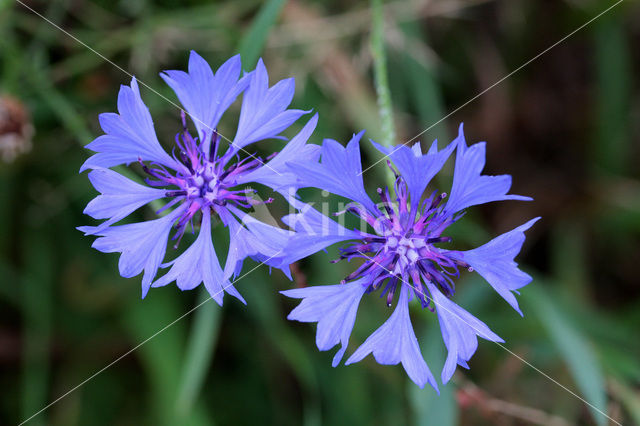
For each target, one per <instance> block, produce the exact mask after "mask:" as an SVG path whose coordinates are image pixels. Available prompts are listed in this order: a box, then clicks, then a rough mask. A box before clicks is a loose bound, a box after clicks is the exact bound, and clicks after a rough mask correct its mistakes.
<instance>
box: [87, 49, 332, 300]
mask: <svg viewBox="0 0 640 426" xmlns="http://www.w3.org/2000/svg"><path fill="white" fill-rule="evenodd" d="M240 74H241V62H240V56H239V55H237V56H234V57H232V58H231V59H229V60H228V61H226V62H225V63H224V64H223V65H222V66H220V68H219V69H218V70H217V71H216V72H215V74H214V72H213V71H212V70H211V68H210V67H209V65H208V64H207V62H206V61H205V60H204V59H203V58H202V57H200V56H199V55H198V54H196V53H195V52H193V51H192V52H191V55H190V58H189V71H188V72H183V71H165V72H164V73H162V74H161V77H162V78H163V79H164V80H165V82H166V83H167V84H168V85H169V86H170V87H171V88H172V89H173V90H174V92H175V93H176V95H177V96H178V99H179V100H180V102H181V103H182V105H183V106H184V109H185V110H186V113H187V114H186V115H188V116H189V117H190V118H191V120H192V122H193V125H194V126H195V129H196V134H195V135H192V134H191V133H190V132H189V130H188V125H187V120H186V115H185V113H184V111H183V112H182V129H180V131H179V132H178V133H177V135H176V136H175V146H174V147H173V149H172V151H171V154H168V153H167V152H166V151H165V150H164V149H163V148H162V147H161V145H160V143H159V141H158V138H157V136H156V133H155V130H154V126H153V121H152V119H151V115H150V113H149V110H148V109H147V107H146V106H145V104H144V103H143V101H142V98H141V96H140V91H139V89H138V83H137V81H136V79H135V78H133V79H132V81H131V85H130V86H124V85H123V86H122V87H121V89H120V93H119V94H118V114H115V113H105V114H101V115H100V125H101V127H102V129H103V131H104V132H105V134H104V135H102V136H100V137H98V138H97V139H96V140H94V141H93V142H91V143H90V144H89V145H87V148H88V149H90V150H92V151H95V152H96V154H94V155H93V156H92V157H90V158H89V159H88V160H87V161H86V162H85V163H84V165H83V166H82V168H81V172H82V171H84V170H86V169H91V172H90V173H89V179H90V181H91V183H92V184H93V186H94V187H95V188H96V189H97V190H98V191H99V192H100V195H98V196H97V197H96V198H95V199H93V200H92V201H91V202H90V203H89V204H88V205H87V207H86V209H85V213H86V214H88V215H89V216H91V217H93V218H94V219H106V220H105V221H104V222H103V223H101V224H100V225H98V226H83V227H80V228H79V229H80V230H81V231H84V232H85V234H86V235H96V236H98V238H97V239H96V240H95V242H94V243H93V247H94V248H96V249H98V250H100V251H102V252H109V253H110V252H119V253H121V255H120V261H119V269H120V274H121V275H122V276H123V277H133V276H136V275H138V274H140V273H141V272H144V275H143V278H142V297H145V295H146V294H147V292H148V290H149V288H150V287H159V286H163V285H167V284H169V283H171V282H173V281H175V282H176V284H177V286H178V287H179V288H180V289H182V290H190V289H193V288H195V287H197V286H198V285H199V284H200V283H204V285H205V287H206V289H207V290H208V291H209V293H210V294H211V297H212V298H213V299H215V300H216V302H218V303H219V304H222V297H223V292H224V291H226V292H228V293H229V294H231V295H233V296H235V297H237V298H238V299H240V300H241V301H243V302H244V299H243V298H242V296H241V295H240V294H239V293H238V292H237V290H236V289H235V288H234V287H233V285H231V283H230V282H229V280H230V278H231V277H236V276H237V275H238V273H239V272H240V270H241V268H242V262H243V260H244V259H245V258H246V257H251V258H254V259H256V260H258V261H262V262H264V263H266V264H268V265H271V266H275V267H278V268H280V269H282V270H283V272H285V274H287V275H289V271H288V265H284V264H283V263H282V262H281V259H282V258H283V256H284V254H283V248H284V245H285V243H286V241H287V238H288V235H289V232H288V231H285V230H282V229H279V228H276V227H274V226H271V225H268V224H266V223H263V222H260V221H259V220H257V219H256V218H254V217H252V216H250V215H248V213H247V210H249V209H251V208H252V207H253V206H254V205H256V204H257V203H260V201H256V200H254V199H253V194H254V193H255V190H254V189H247V186H248V185H252V184H254V183H258V184H262V185H266V186H268V187H270V188H272V189H273V190H276V191H281V192H282V193H285V188H287V187H289V186H290V185H292V184H294V183H295V181H296V178H295V176H294V175H293V174H292V173H291V172H290V171H288V169H287V168H286V167H285V164H286V162H287V161H289V160H292V159H294V158H295V159H302V160H306V161H316V160H317V156H318V154H319V151H318V148H319V147H317V146H314V145H306V141H307V139H308V138H309V136H310V135H311V133H312V132H313V130H314V128H315V126H316V123H317V116H314V117H312V118H311V119H310V120H309V122H308V123H307V124H306V125H305V126H304V128H303V129H302V130H301V131H300V132H299V133H298V134H297V135H296V136H295V137H294V138H293V139H292V140H291V141H289V142H288V144H287V145H286V146H285V147H284V148H283V149H282V151H280V153H273V154H272V155H270V156H269V157H268V158H267V159H266V160H263V159H262V158H260V157H258V156H256V155H254V154H250V153H248V152H247V151H246V150H245V147H247V146H248V145H250V144H252V143H254V142H258V141H261V140H265V139H271V138H282V137H281V136H279V135H280V133H281V132H282V131H283V130H285V129H286V128H288V127H289V126H290V125H291V124H293V123H294V122H295V121H296V120H297V119H298V118H300V117H301V116H302V115H303V114H305V113H306V112H305V111H302V110H297V109H287V108H288V106H289V104H290V103H291V100H292V98H293V92H294V81H293V79H292V78H290V79H285V80H282V81H279V82H278V83H276V84H275V85H274V86H272V87H269V82H268V75H267V70H266V68H265V66H264V64H263V62H262V60H259V61H258V64H257V67H256V69H255V70H254V71H252V72H250V73H247V74H245V75H244V76H242V77H241V76H240ZM241 94H242V95H243V96H242V106H241V109H240V117H239V121H238V127H237V131H236V133H235V136H234V138H233V140H232V141H229V143H227V142H226V141H223V140H222V139H223V136H222V135H221V134H220V133H218V131H217V130H216V129H217V126H218V123H219V121H220V119H221V117H222V115H223V113H224V112H225V111H226V110H227V108H229V107H230V106H231V104H232V103H233V102H234V101H235V100H236V99H237V98H238V96H240V95H241ZM247 154H248V155H247ZM241 157H244V158H241ZM130 163H140V164H141V166H142V169H143V170H144V172H145V173H146V175H147V178H146V179H145V183H146V184H147V185H142V184H139V183H136V182H134V181H132V180H131V179H128V178H126V177H124V176H122V175H121V174H119V173H117V172H116V171H113V170H111V169H110V167H113V166H118V165H121V164H127V165H128V164H130ZM158 199H165V200H166V204H165V205H164V206H163V207H162V208H160V209H159V210H158V211H157V213H158V214H160V213H163V214H164V215H162V216H160V217H159V218H157V219H153V220H149V221H146V222H139V223H129V224H124V225H114V224H116V223H117V222H119V221H120V220H121V219H123V218H125V217H126V216H128V215H129V214H131V213H132V212H133V211H135V210H137V209H138V208H140V207H142V206H144V205H145V204H148V203H150V202H152V201H154V200H158ZM271 201H272V199H268V200H265V201H264V203H268V202H271ZM215 218H217V219H218V220H219V221H220V222H222V224H223V225H224V226H225V227H227V228H228V229H229V234H230V244H229V250H228V254H227V256H226V262H225V264H224V265H221V264H220V261H219V260H218V256H217V254H216V250H215V249H214V246H213V242H212V237H211V228H212V222H213V220H214V219H215ZM194 222H195V223H194ZM198 223H199V224H200V228H199V233H198V236H197V238H196V239H195V241H194V242H193V244H191V245H190V246H189V247H188V248H187V249H186V250H185V251H184V252H183V253H182V254H180V255H179V256H178V257H177V258H175V259H174V260H172V261H170V262H168V263H166V264H163V263H162V262H163V260H164V258H165V252H166V247H167V240H168V237H169V234H170V233H171V230H172V228H174V229H175V233H174V235H173V240H174V241H175V244H174V247H175V248H177V247H178V244H179V242H180V239H181V238H182V236H183V235H184V233H185V232H186V230H187V228H188V227H189V226H190V227H191V229H192V231H193V232H194V233H195V228H196V225H197V224H198ZM160 267H170V269H169V270H168V272H166V273H165V274H164V275H163V276H161V277H160V278H158V279H155V277H156V274H157V272H158V269H159V268H160Z"/></svg>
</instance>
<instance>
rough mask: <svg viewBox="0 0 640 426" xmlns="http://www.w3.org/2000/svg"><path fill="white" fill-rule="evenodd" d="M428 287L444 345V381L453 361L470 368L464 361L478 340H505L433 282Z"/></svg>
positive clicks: (452, 367) (444, 381)
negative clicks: (445, 354)
mask: <svg viewBox="0 0 640 426" xmlns="http://www.w3.org/2000/svg"><path fill="white" fill-rule="evenodd" d="M427 287H428V288H429V292H430V293H431V297H432V298H433V301H434V303H435V305H436V310H437V312H438V321H439V322H440V331H441V332H442V338H443V339H444V344H445V346H446V347H447V351H448V354H447V360H446V362H445V364H444V367H443V369H442V383H443V384H444V383H447V382H448V381H449V380H450V379H451V376H453V373H454V372H455V370H456V364H458V365H461V366H463V367H464V368H469V367H468V365H467V361H469V360H470V359H471V357H472V356H473V354H474V353H475V351H476V349H477V348H478V339H477V337H476V336H480V337H482V338H483V339H486V340H490V341H492V342H504V340H502V339H501V338H500V336H498V335H497V334H495V333H494V332H493V331H491V330H490V329H489V327H487V325H486V324H485V323H483V322H482V321H480V320H479V319H478V318H476V317H474V316H473V315H471V314H470V313H469V312H467V311H465V310H464V309H462V308H461V307H460V306H458V305H456V304H455V303H453V302H452V301H451V300H449V299H448V298H447V297H446V296H445V295H443V294H442V293H441V292H440V291H439V290H438V289H437V288H436V286H435V285H433V284H432V283H430V282H427Z"/></svg>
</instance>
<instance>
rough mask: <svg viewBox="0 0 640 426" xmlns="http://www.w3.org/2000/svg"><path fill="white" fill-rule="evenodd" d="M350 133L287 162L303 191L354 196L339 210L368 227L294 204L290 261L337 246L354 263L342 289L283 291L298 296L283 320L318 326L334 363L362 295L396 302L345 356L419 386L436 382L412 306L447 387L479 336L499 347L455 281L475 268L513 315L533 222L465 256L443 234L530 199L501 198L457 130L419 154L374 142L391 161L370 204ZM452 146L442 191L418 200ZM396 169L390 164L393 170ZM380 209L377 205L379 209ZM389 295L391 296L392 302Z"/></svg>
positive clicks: (507, 180) (505, 186)
mask: <svg viewBox="0 0 640 426" xmlns="http://www.w3.org/2000/svg"><path fill="white" fill-rule="evenodd" d="M361 136H362V133H359V134H357V135H354V137H353V138H352V139H351V141H350V142H349V143H348V144H347V146H346V148H345V147H343V146H342V145H341V144H339V143H338V142H336V141H333V140H325V141H324V143H323V145H322V151H321V162H318V163H314V164H312V165H302V164H300V162H297V161H294V162H292V163H290V164H289V166H290V167H291V168H292V169H293V170H294V171H295V172H296V173H297V174H298V176H299V179H300V182H301V183H300V185H301V186H310V187H316V188H321V189H324V190H327V191H329V192H333V193H334V194H337V195H340V196H343V197H346V198H348V199H350V200H352V201H353V202H352V203H349V204H348V205H347V208H346V210H345V211H344V212H339V213H337V214H342V213H350V214H353V215H355V216H356V217H358V218H360V219H361V220H362V223H366V224H367V225H368V226H366V227H365V228H366V230H360V229H347V228H345V227H343V226H342V225H340V224H339V223H337V222H335V221H333V220H331V219H329V218H328V217H327V216H324V215H323V214H321V213H320V212H319V211H317V210H316V209H314V208H313V207H311V206H310V205H308V204H304V203H302V202H299V201H295V202H294V203H295V206H296V207H297V209H298V210H299V212H298V213H296V214H293V215H289V216H287V217H285V218H284V221H285V222H287V223H288V224H289V226H291V227H292V228H293V229H295V230H296V231H298V233H297V234H296V235H295V236H293V237H292V238H291V240H290V243H289V246H288V247H289V249H290V250H291V253H292V254H290V255H289V258H288V261H293V260H296V256H300V255H305V254H307V253H312V252H315V251H318V250H320V249H323V248H325V247H327V246H329V245H331V244H334V243H337V242H343V243H345V245H344V246H343V247H342V248H341V249H340V258H339V259H337V260H336V261H339V260H342V259H346V260H347V261H350V260H352V259H359V260H360V261H361V264H360V266H359V267H357V268H356V269H355V270H354V271H353V272H352V273H350V274H349V275H348V276H346V277H345V278H344V280H342V282H341V283H340V284H335V285H325V286H313V287H306V288H299V289H293V290H287V291H283V292H282V293H283V294H284V295H286V296H288V297H292V298H297V299H302V301H301V303H300V304H299V305H298V306H297V307H296V308H295V309H293V311H292V312H291V313H290V314H289V316H288V318H289V319H291V320H297V321H301V322H317V323H318V325H317V334H316V344H317V346H318V348H319V349H320V350H328V349H331V348H332V347H334V346H335V345H337V344H339V343H340V344H341V348H340V349H339V350H338V352H337V353H336V355H335V356H334V358H333V366H334V367H335V366H337V365H338V364H339V362H340V360H341V359H342V357H343V356H344V353H345V351H346V349H347V345H348V343H349V337H350V335H351V331H352V329H353V326H354V323H355V319H356V314H357V309H358V306H359V304H360V301H361V299H362V297H363V296H364V295H365V294H373V293H376V294H379V295H380V297H381V298H384V300H385V303H386V304H387V306H389V307H391V306H392V305H393V302H394V300H395V299H397V302H396V307H395V309H394V310H393V312H392V314H391V315H390V317H389V318H388V319H387V321H386V322H385V323H384V324H382V326H380V328H378V329H377V330H376V331H375V332H374V333H373V334H371V335H370V336H369V338H367V339H366V341H365V342H364V343H363V344H362V345H361V346H360V347H359V348H357V349H356V351H355V352H354V353H353V354H352V355H351V356H350V357H349V358H348V359H347V361H346V364H352V363H354V362H358V361H360V360H362V359H363V358H365V357H366V356H367V355H368V354H370V353H371V354H373V356H374V358H375V360H376V361H377V362H378V363H380V364H392V365H393V364H398V363H402V365H403V367H404V369H405V370H406V372H407V374H408V375H409V377H410V379H411V380H413V381H414V382H415V383H416V384H417V385H418V386H420V387H424V385H425V384H426V383H429V384H431V385H432V386H433V387H434V389H436V390H438V387H437V384H436V381H435V379H434V377H433V375H432V373H431V371H430V370H429V367H428V366H427V364H426V362H425V360H424V358H423V357H422V354H421V351H420V347H419V345H418V341H417V338H416V336H415V333H414V331H413V326H412V324H411V319H410V317H409V307H408V305H409V302H410V301H412V300H416V301H417V303H418V304H419V305H420V306H421V307H422V308H423V309H429V310H430V311H431V312H435V313H436V314H437V317H438V320H439V323H440V329H441V333H442V338H443V340H444V343H445V345H446V347H447V350H448V355H447V359H446V362H445V365H444V367H443V370H442V374H441V379H442V382H443V383H447V382H448V381H449V379H450V378H451V377H452V375H453V373H454V371H455V368H456V365H460V366H462V367H465V368H468V365H467V362H468V361H469V359H470V358H471V356H472V355H473V354H474V352H475V351H476V349H477V346H478V340H477V336H480V337H482V338H484V339H487V340H491V341H495V342H502V341H503V340H502V339H501V338H500V337H499V336H498V335H496V334H495V333H494V332H492V331H491V330H490V329H489V327H487V325H486V324H484V323H483V322H482V321H480V320H479V319H477V318H476V317H474V316H473V315H471V314H470V313H469V312H467V311H466V310H464V309H463V308H461V307H460V306H458V305H457V304H456V303H454V302H453V301H452V300H451V299H452V296H453V295H454V293H455V280H456V279H457V278H459V277H460V275H461V271H465V270H467V271H469V272H474V271H475V272H477V273H479V274H480V275H481V276H482V277H484V278H485V279H486V280H487V281H488V282H489V284H490V285H491V286H492V287H493V288H494V289H495V290H496V291H497V292H498V294H500V295H501V296H502V297H503V298H504V299H506V301H507V302H509V304H510V305H511V306H512V307H513V308H514V309H516V311H518V312H519V313H520V314H521V315H522V312H521V311H520V309H519V307H518V302H517V301H516V298H515V296H514V294H513V293H514V292H515V293H517V290H518V289H519V288H521V287H523V286H525V285H526V284H528V283H529V282H530V281H531V277H530V276H529V275H527V274H526V273H524V272H522V271H521V270H520V269H518V265H517V263H516V262H515V261H514V257H515V256H516V255H517V254H518V253H519V251H520V249H521V247H522V244H523V242H524V231H526V230H527V229H529V227H531V226H532V225H533V223H534V222H535V221H536V220H538V218H536V219H533V220H530V221H529V222H527V223H525V224H524V225H521V226H519V227H517V228H515V229H513V230H512V231H509V232H507V233H505V234H503V235H500V236H499V237H497V238H495V239H493V240H491V241H490V242H488V243H486V244H485V245H483V246H480V247H478V248H476V249H473V250H467V251H459V250H449V249H446V248H445V247H446V246H445V245H446V244H448V243H451V242H452V239H451V237H448V236H446V235H445V231H446V229H447V228H448V227H449V226H450V225H451V224H453V223H454V222H456V221H457V220H459V219H460V218H461V217H462V216H463V215H464V210H465V209H466V208H468V207H471V206H473V205H477V204H484V203H488V202H491V201H500V200H531V198H529V197H523V196H519V195H509V194H507V192H508V191H509V188H510V187H511V177H510V176H508V175H501V176H487V175H482V174H481V172H482V169H483V167H484V163H485V144H484V143H477V144H475V145H472V146H470V147H467V144H466V141H465V138H464V134H463V128H462V125H461V126H460V129H459V134H458V137H457V138H456V139H455V140H454V141H453V142H452V143H451V144H449V145H448V146H447V147H445V148H444V149H442V150H438V146H437V142H434V143H433V145H432V146H431V148H430V149H429V151H428V152H427V153H426V154H423V153H422V151H421V149H420V144H419V143H416V144H415V145H413V147H411V148H410V147H407V146H396V147H393V148H386V147H383V146H380V145H378V144H376V143H375V142H373V144H374V146H375V147H376V148H377V149H378V150H379V151H381V152H382V153H383V154H385V155H386V156H388V157H389V158H390V160H391V161H390V162H388V165H389V167H391V169H392V171H393V172H394V174H395V185H394V193H395V197H393V196H392V193H391V192H390V190H389V189H388V188H384V189H383V188H379V189H378V191H377V192H378V196H379V197H380V200H381V203H380V204H379V205H376V204H375V203H374V202H373V201H372V200H371V199H370V198H369V196H368V195H367V193H366V191H365V189H364V186H363V181H362V176H361V175H362V166H361V162H360V152H359V141H360V138H361ZM454 150H456V151H457V153H456V161H455V170H454V175H453V183H452V187H451V191H450V195H449V196H447V195H446V194H445V193H443V192H438V191H435V192H433V193H431V194H430V195H429V196H428V197H426V198H425V199H423V198H422V197H423V193H424V192H425V190H426V188H427V185H428V184H429V182H430V181H431V179H432V178H433V177H434V176H435V175H436V174H437V173H438V172H439V171H440V169H441V168H442V166H443V165H444V163H445V162H446V160H447V159H448V158H449V157H450V155H451V154H452V152H453V151H454ZM393 166H395V168H394V167H393ZM379 206H380V207H379ZM396 296H397V297H396Z"/></svg>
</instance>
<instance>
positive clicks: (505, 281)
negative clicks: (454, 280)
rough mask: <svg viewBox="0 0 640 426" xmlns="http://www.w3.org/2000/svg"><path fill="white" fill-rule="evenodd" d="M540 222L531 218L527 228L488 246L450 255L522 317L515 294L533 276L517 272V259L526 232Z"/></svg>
mask: <svg viewBox="0 0 640 426" xmlns="http://www.w3.org/2000/svg"><path fill="white" fill-rule="evenodd" d="M538 219H540V218H539V217H537V218H535V219H531V220H530V221H529V222H527V223H525V224H524V225H520V226H518V227H517V228H515V229H513V230H511V231H509V232H506V233H504V234H502V235H500V236H498V237H496V238H494V239H493V240H491V241H489V242H488V243H486V244H485V245H482V246H480V247H478V248H476V249H473V250H469V251H462V252H458V253H460V254H461V255H458V254H456V253H455V252H451V256H452V257H454V258H458V259H460V260H464V261H465V262H467V263H468V264H469V265H471V266H472V267H473V269H475V271H476V272H478V273H479V274H480V275H482V277H483V278H484V279H485V280H487V282H489V284H491V287H493V288H494V289H495V290H496V291H497V292H498V294H500V296H502V297H503V298H504V299H505V300H506V301H507V302H509V304H510V305H511V306H512V307H513V309H515V310H516V311H518V313H519V314H520V315H522V311H521V310H520V307H519V306H518V301H517V300H516V297H515V296H514V295H513V293H512V292H515V291H516V290H518V289H519V288H522V287H524V286H525V285H527V284H529V283H530V282H531V277H530V276H529V275H528V274H526V273H524V272H522V271H521V270H520V269H518V264H517V263H516V262H515V261H514V258H515V257H516V256H517V255H518V253H520V249H521V248H522V244H523V243H524V238H525V237H524V231H526V230H527V229H529V228H531V226H532V225H533V224H534V223H536V222H537V221H538Z"/></svg>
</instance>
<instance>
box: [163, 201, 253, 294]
mask: <svg viewBox="0 0 640 426" xmlns="http://www.w3.org/2000/svg"><path fill="white" fill-rule="evenodd" d="M170 265H171V269H170V270H169V272H167V273H166V274H165V275H164V276H162V277H161V278H159V279H158V280H156V281H155V282H154V283H153V285H152V287H161V286H164V285H167V284H169V283H171V282H173V281H175V282H176V285H177V286H178V288H179V289H180V290H192V289H194V288H196V287H197V286H198V285H200V283H204V286H205V288H206V289H207V291H208V292H209V295H211V298H212V299H213V300H215V301H216V302H217V303H218V304H219V305H220V306H222V298H223V295H224V292H225V291H226V292H227V293H229V294H231V295H232V296H235V297H237V298H238V299H240V301H242V303H245V304H246V302H245V300H244V299H243V298H242V296H241V295H240V293H238V291H237V290H236V289H235V287H233V285H232V284H231V283H230V282H229V280H228V278H229V276H228V275H226V274H224V272H223V271H222V268H221V267H220V263H219V261H218V256H217V255H216V251H215V248H214V247H213V242H212V241H211V214H210V212H209V209H208V208H205V209H203V211H202V224H201V225H200V233H199V234H198V238H197V239H196V241H195V242H194V243H193V244H192V245H191V246H190V247H189V248H188V249H187V250H186V251H185V252H184V253H182V254H181V255H180V256H179V257H178V258H177V259H175V260H174V261H172V262H171V263H170Z"/></svg>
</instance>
